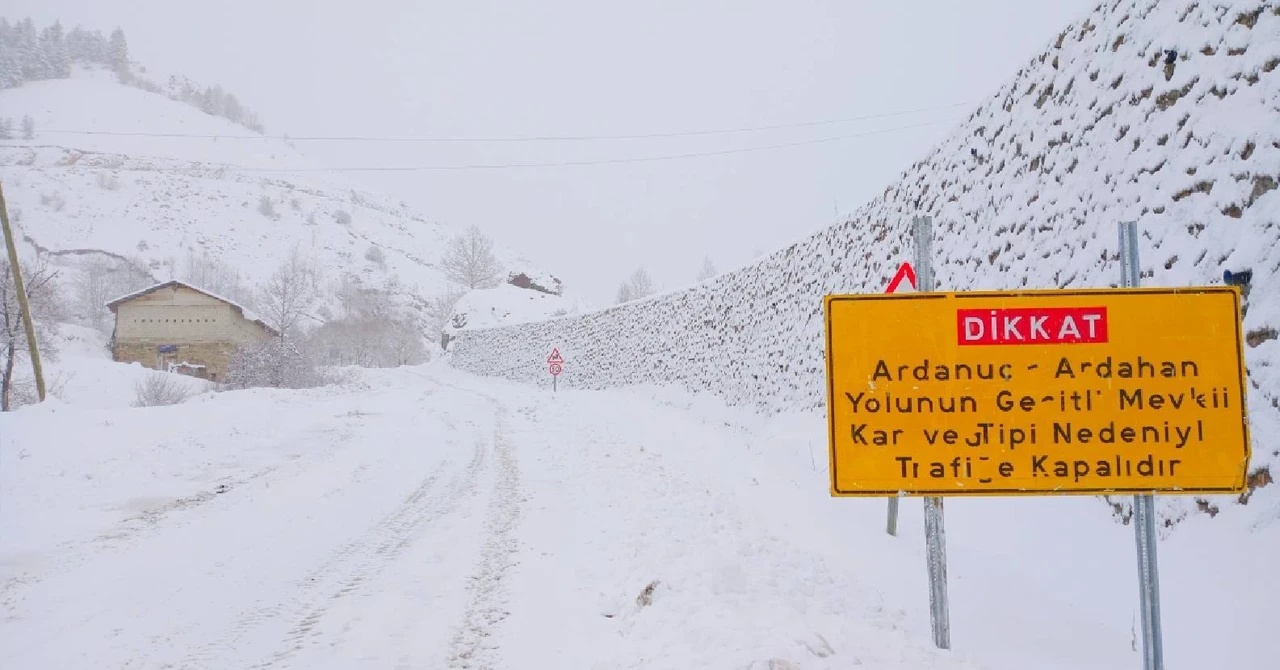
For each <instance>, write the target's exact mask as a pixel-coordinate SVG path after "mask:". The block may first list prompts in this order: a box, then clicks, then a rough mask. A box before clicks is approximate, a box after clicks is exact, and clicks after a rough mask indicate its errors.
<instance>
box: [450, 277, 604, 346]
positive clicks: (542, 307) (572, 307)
mask: <svg viewBox="0 0 1280 670" xmlns="http://www.w3.org/2000/svg"><path fill="white" fill-rule="evenodd" d="M581 311H583V306H582V303H580V302H579V301H576V300H571V299H569V298H565V297H563V296H558V295H554V294H551V293H543V292H541V291H534V290H530V289H523V288H517V287H515V286H512V285H510V284H501V285H499V286H497V287H494V288H490V289H476V290H474V291H469V292H467V294H466V295H464V296H462V298H461V299H459V300H458V303H457V304H456V305H455V306H454V308H453V314H452V319H451V323H450V325H449V326H448V327H447V328H446V329H445V331H446V332H448V333H449V334H450V335H454V334H456V333H457V332H458V330H460V329H464V328H492V327H494V326H502V325H509V324H517V323H528V322H531V321H541V320H544V319H547V318H551V317H557V316H564V315H567V314H576V313H578V312H581ZM454 324H458V325H454Z"/></svg>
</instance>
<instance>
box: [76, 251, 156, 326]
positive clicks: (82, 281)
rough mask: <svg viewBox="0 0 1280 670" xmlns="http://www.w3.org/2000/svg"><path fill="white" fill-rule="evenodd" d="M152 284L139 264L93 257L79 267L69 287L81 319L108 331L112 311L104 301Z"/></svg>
mask: <svg viewBox="0 0 1280 670" xmlns="http://www.w3.org/2000/svg"><path fill="white" fill-rule="evenodd" d="M152 283H154V282H153V280H152V278H151V275H149V274H148V273H147V272H146V271H144V270H143V269H142V266H140V265H135V264H133V263H129V262H125V261H120V260H116V259H114V258H108V257H103V256H94V257H92V258H91V259H90V260H89V261H87V262H85V263H84V265H82V266H81V268H80V274H79V275H77V276H76V279H75V281H74V282H73V283H72V290H73V291H74V292H75V295H74V298H75V302H76V308H77V311H78V312H79V316H80V318H82V319H83V320H84V322H86V323H88V324H89V326H90V327H91V328H96V329H98V330H100V331H102V332H111V325H112V324H111V312H110V311H109V310H108V309H107V307H106V304H107V302H108V301H110V300H114V299H115V298H118V297H120V296H122V295H127V294H129V293H132V292H134V291H137V290H138V289H141V288H145V287H147V286H149V285H151V284H152Z"/></svg>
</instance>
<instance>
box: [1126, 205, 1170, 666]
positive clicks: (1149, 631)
mask: <svg viewBox="0 0 1280 670" xmlns="http://www.w3.org/2000/svg"><path fill="white" fill-rule="evenodd" d="M1138 268H1139V266H1138V224H1137V223H1135V222H1133V221H1127V222H1122V223H1121V224H1120V286H1121V287H1123V288H1137V286H1138V285H1139V284H1140V283H1141V281H1142V275H1141V273H1140V271H1139V269H1138ZM1133 533H1134V538H1135V539H1136V540H1137V544H1138V595H1139V601H1140V607H1139V609H1141V610H1142V667H1143V670H1164V648H1163V647H1164V643H1163V641H1162V640H1161V637H1162V636H1161V631H1160V572H1159V570H1158V567H1157V565H1156V509H1155V496H1153V495H1152V494H1150V493H1139V494H1136V495H1134V496H1133Z"/></svg>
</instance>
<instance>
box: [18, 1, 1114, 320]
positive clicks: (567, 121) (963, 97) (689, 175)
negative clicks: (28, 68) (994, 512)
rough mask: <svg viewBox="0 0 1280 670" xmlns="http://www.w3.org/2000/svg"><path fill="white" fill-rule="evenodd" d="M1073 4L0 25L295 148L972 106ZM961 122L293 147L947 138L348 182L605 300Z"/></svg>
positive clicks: (844, 206)
mask: <svg viewBox="0 0 1280 670" xmlns="http://www.w3.org/2000/svg"><path fill="white" fill-rule="evenodd" d="M1091 4H1092V3H1090V2H1085V1H1083V0H1051V1H1039V0H1037V1H1032V2H1028V1H1027V0H966V1H965V2H955V1H954V0H917V1H914V2H912V1H902V2H898V1H890V0H882V1H880V2H860V1H857V0H846V1H844V2H836V1H834V0H830V1H827V2H820V1H816V0H788V1H787V2H777V1H774V2H760V1H756V0H749V1H744V0H733V1H730V0H714V1H703V2H695V1H693V0H678V1H677V0H657V1H653V2H645V3H616V2H613V3H610V2H600V1H599V0H596V1H594V2H591V1H587V0H543V2H539V3H515V2H507V3H501V2H494V1H492V0H468V1H467V2H461V3H459V2H449V3H445V2H410V1H409V0H400V1H398V2H397V1H392V0H362V1H361V2H335V1H333V0H306V1H304V0H270V1H267V2H264V1H263V0H252V1H251V0H220V1H219V2H209V3H190V2H173V1H172V0H132V1H129V0H6V1H5V3H4V8H3V9H0V14H2V15H4V16H8V17H10V18H11V19H12V18H14V17H18V16H31V17H32V18H34V19H35V20H36V21H37V23H39V24H44V23H47V22H50V21H52V20H53V19H54V18H60V19H61V20H62V21H63V23H64V24H66V26H67V27H68V28H70V27H72V26H74V25H77V24H78V25H82V26H84V27H86V28H101V29H103V30H104V31H107V30H110V29H111V28H112V27H114V26H116V25H119V26H121V27H123V28H124V29H125V32H126V34H127V35H128V38H129V45H130V49H131V52H132V56H133V58H134V59H135V60H138V61H140V62H141V63H143V64H144V65H151V66H152V67H158V68H161V69H164V70H174V71H179V72H182V73H184V74H187V75H189V76H191V77H192V78H194V79H196V80H198V81H201V82H203V83H221V84H222V85H223V86H224V87H226V88H227V89H228V90H230V91H232V92H234V93H235V94H236V95H237V96H239V97H240V98H241V100H242V101H243V102H244V103H245V104H247V105H248V106H249V107H251V108H253V109H256V110H258V111H259V112H261V114H262V116H263V118H264V120H265V122H266V125H267V131H268V133H273V134H274V133H289V134H291V135H307V134H323V135H342V134H361V135H370V134H375V135H432V136H469V137H476V136H482V137H492V136H508V137H509V136H531V135H535V136H536V135H566V134H568V135H602V134H603V135H618V134H644V133H663V132H680V131H689V130H704V129H725V128H742V127H755V126H762V125H779V124H792V123H800V122H806V121H817V120H826V119H839V118H847V117H853V116H863V115H869V114H879V113H884V112H893V111H896V110H910V109H918V108H922V107H930V106H940V105H949V104H953V103H975V104H976V103H978V102H979V101H981V100H982V99H983V98H984V97H986V96H987V95H988V94H990V93H992V92H993V91H994V90H995V89H996V88H997V87H998V86H999V85H1000V84H1001V83H1003V82H1004V81H1005V80H1007V79H1009V78H1010V77H1012V75H1013V73H1014V72H1015V71H1016V70H1017V69H1018V68H1019V67H1020V66H1022V65H1023V64H1025V63H1026V62H1027V61H1028V60H1029V59H1030V58H1031V57H1032V56H1033V55H1036V54H1037V53H1038V52H1039V51H1040V50H1042V49H1043V48H1044V47H1045V46H1046V45H1048V44H1049V43H1050V42H1051V41H1052V39H1053V38H1054V37H1055V36H1056V35H1057V33H1058V31H1060V30H1061V29H1062V28H1063V27H1065V25H1066V24H1067V23H1069V22H1070V21H1072V20H1075V19H1076V18H1079V17H1080V16H1082V15H1083V13H1084V12H1086V11H1088V9H1089V8H1090V7H1091ZM970 109H972V107H971V106H966V107H958V108H953V109H949V110H937V111H932V112H926V113H916V114H908V115H903V116H897V117H890V118H883V119H876V120H869V121H858V122H848V123H841V124H832V125H821V126H813V127H807V128H793V129H780V130H772V131H767V132H756V133H738V134H731V135H714V136H701V137H680V138H660V139H645V140H614V141H593V142H523V143H512V142H485V143H472V142H453V143H415V144H410V145H394V144H382V143H379V144H355V143H320V142H316V143H306V144H300V145H299V148H300V149H302V150H303V151H305V152H307V153H308V154H309V155H311V156H312V157H314V158H315V159H316V160H318V161H321V162H323V163H325V164H328V165H333V166H364V165H432V166H441V165H469V164H511V163H528V162H537V163H542V162H571V161H590V160H599V159H615V158H628V157H641V156H661V155H671V154H686V153H696V152H705V151H722V150H726V149H739V148H745V147H753V146H765V145H773V144H782V143H787V142H795V141H802V140H811V139H816V138H824V137H836V136H842V135H851V134H857V133H861V132H866V131H871V130H876V129H884V128H893V127H898V126H905V125H912V124H919V123H924V122H930V121H947V122H948V123H942V124H939V125H933V126H929V127H924V128H917V129H912V130H906V131H898V132H890V133H886V134H882V135H875V136H869V137H862V138H856V139H848V140H843V141H834V142H827V143H821V144H811V145H807V146H801V147H793V148H786V149H777V150H770V151H759V152H753V153H743V154H733V155H726V156H714V157H702V158H689V159H681V160H671V161H656V162H644V163H630V164H613V165H596V166H575V167H547V168H519V169H486V170H455V171H422V172H400V173H351V174H350V175H349V176H350V178H351V179H352V180H355V181H358V182H360V183H361V185H363V186H366V187H368V188H372V189H376V190H379V191H382V192H385V193H389V194H392V195H395V196H398V197H400V198H402V199H404V200H405V201H407V202H409V203H410V204H412V205H414V206H415V207H417V208H419V209H420V210H421V211H422V212H423V213H424V214H425V215H427V216H428V217H430V218H434V219H437V220H439V221H442V222H445V223H448V224H450V225H453V226H456V227H458V228H462V227H464V226H466V225H469V224H473V223H474V224H476V225H478V226H480V227H481V228H482V229H484V230H485V231H486V232H488V233H489V234H491V235H492V236H493V237H495V238H496V239H497V240H498V241H499V242H501V243H502V244H505V245H508V246H510V247H513V248H515V249H517V250H519V251H522V252H523V253H524V254H525V255H527V256H529V257H530V258H531V259H533V260H534V261H536V262H538V263H540V264H541V265H542V266H544V267H545V268H546V269H548V270H550V271H552V272H553V273H555V274H557V276H559V277H561V279H563V280H565V282H566V283H567V284H568V285H569V288H570V290H571V291H573V292H575V293H578V294H579V295H582V296H583V297H586V298H588V299H589V300H592V301H594V302H597V303H606V302H608V301H610V300H611V299H612V297H613V295H614V293H615V291H616V288H617V285H618V283H619V282H620V281H621V280H622V279H623V278H624V277H625V276H626V275H627V274H629V273H630V272H631V271H632V270H633V269H634V268H636V267H638V266H641V265H643V266H644V267H646V268H648V269H649V271H650V273H651V274H652V275H653V277H654V279H655V282H656V283H657V284H658V285H659V286H660V287H663V288H666V289H674V288H678V287H680V286H681V285H684V284H687V283H691V282H692V281H693V280H694V277H695V275H696V273H697V271H698V268H699V266H700V264H701V261H702V258H703V256H704V255H709V256H710V257H711V258H712V259H713V261H714V262H715V263H716V264H717V265H718V266H719V268H720V269H721V270H726V269H729V268H731V267H733V266H735V265H739V264H742V263H745V262H747V261H749V260H750V259H751V257H752V255H753V253H754V252H755V251H757V250H759V251H771V250H773V249H776V248H778V247H780V246H782V245H784V244H786V243H787V242H789V241H791V240H794V239H797V238H799V237H802V236H804V235H806V234H808V233H810V232H812V231H814V230H817V229H819V228H821V227H823V226H826V225H829V224H831V223H833V222H834V221H835V220H836V208H837V207H838V208H839V211H840V212H841V213H847V212H849V211H851V210H853V209H854V208H856V207H857V206H859V205H861V204H862V203H864V202H865V201H867V200H868V199H870V198H871V197H874V195H876V194H877V193H879V192H880V191H882V190H883V189H884V188H885V187H886V186H887V185H889V184H890V183H891V182H892V181H893V180H894V178H895V177H896V176H897V174H898V173H899V172H900V171H901V170H902V169H904V168H905V167H906V166H907V165H909V164H910V163H912V162H914V161H916V160H918V159H920V158H921V157H923V156H924V155H925V154H926V153H927V151H928V150H929V148H930V147H931V146H933V145H934V144H935V143H936V142H938V141H939V140H940V139H942V138H943V137H945V136H946V135H947V134H948V133H949V132H950V128H951V123H950V122H951V121H955V120H958V119H960V118H962V117H963V116H964V115H965V114H967V112H968V111H969V110H970Z"/></svg>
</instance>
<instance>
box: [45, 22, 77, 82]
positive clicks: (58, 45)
mask: <svg viewBox="0 0 1280 670" xmlns="http://www.w3.org/2000/svg"><path fill="white" fill-rule="evenodd" d="M40 56H41V61H42V62H43V68H42V69H43V70H44V76H45V78H46V79H65V78H67V77H70V76H71V56H70V55H68V53H67V43H66V36H65V35H64V33H63V30H62V23H61V22H58V21H54V23H53V25H51V26H49V27H48V28H45V29H44V31H43V32H42V33H41V34H40Z"/></svg>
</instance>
